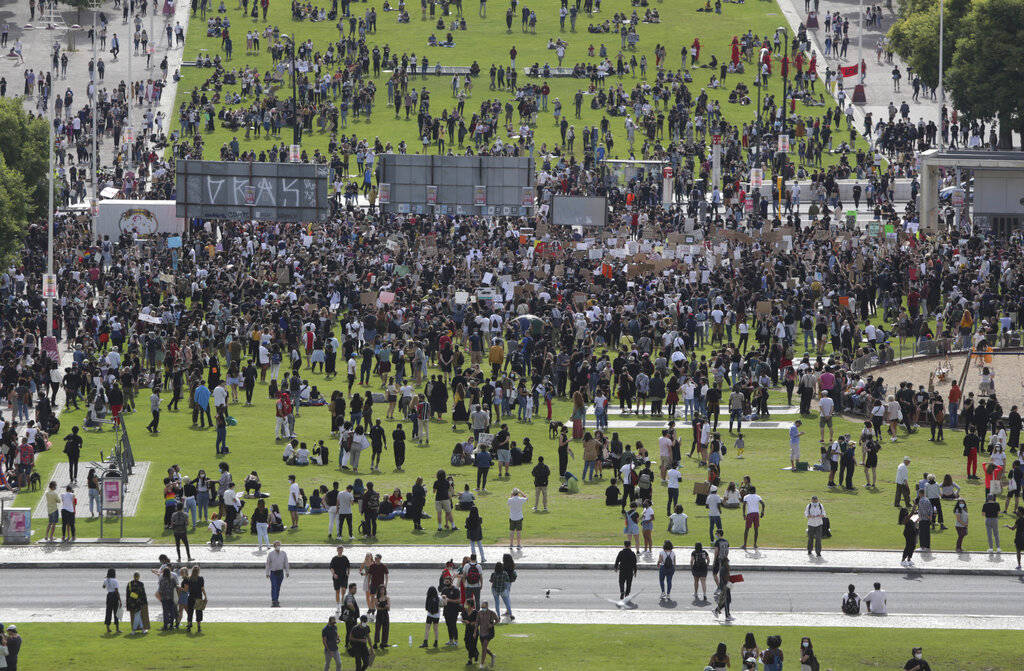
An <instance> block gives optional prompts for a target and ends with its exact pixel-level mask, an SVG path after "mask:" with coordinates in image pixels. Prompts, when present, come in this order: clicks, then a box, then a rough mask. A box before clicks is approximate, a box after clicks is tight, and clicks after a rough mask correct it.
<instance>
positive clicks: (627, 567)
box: [615, 541, 637, 599]
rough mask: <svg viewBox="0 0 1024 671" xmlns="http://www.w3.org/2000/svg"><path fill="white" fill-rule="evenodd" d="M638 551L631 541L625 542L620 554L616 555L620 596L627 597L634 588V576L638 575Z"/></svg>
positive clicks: (621, 597)
mask: <svg viewBox="0 0 1024 671" xmlns="http://www.w3.org/2000/svg"><path fill="white" fill-rule="evenodd" d="M636 567H637V564H636V553H635V552H633V550H632V548H631V547H630V542H629V541H626V542H625V543H623V547H622V549H621V550H619V554H617V555H616V556H615V570H616V571H618V572H619V598H620V599H625V598H626V595H627V594H629V593H630V592H631V591H632V589H633V578H634V577H635V576H636Z"/></svg>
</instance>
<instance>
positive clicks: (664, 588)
mask: <svg viewBox="0 0 1024 671" xmlns="http://www.w3.org/2000/svg"><path fill="white" fill-rule="evenodd" d="M675 574H676V553H675V552H674V551H673V549H672V541H665V544H664V545H662V547H661V552H659V553H658V584H659V585H660V587H661V600H662V601H667V600H668V599H669V598H670V597H671V596H672V577H673V576H674V575H675Z"/></svg>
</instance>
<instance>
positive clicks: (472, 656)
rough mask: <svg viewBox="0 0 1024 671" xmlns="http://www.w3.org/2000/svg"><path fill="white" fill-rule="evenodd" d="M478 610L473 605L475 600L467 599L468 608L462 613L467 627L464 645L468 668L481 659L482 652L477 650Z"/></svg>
mask: <svg viewBox="0 0 1024 671" xmlns="http://www.w3.org/2000/svg"><path fill="white" fill-rule="evenodd" d="M476 620H477V610H476V607H475V605H474V603H473V599H472V598H470V599H466V608H465V610H463V611H462V622H463V624H465V625H466V631H465V634H464V635H463V638H462V640H463V643H465V645H466V654H467V655H468V656H469V659H468V661H467V662H466V666H471V665H473V664H476V663H477V662H478V661H479V659H480V651H479V650H478V649H477V645H476V644H477V640H478V636H477V627H476Z"/></svg>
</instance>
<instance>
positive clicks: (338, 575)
mask: <svg viewBox="0 0 1024 671" xmlns="http://www.w3.org/2000/svg"><path fill="white" fill-rule="evenodd" d="M350 568H351V562H350V561H349V559H348V557H346V556H345V548H344V547H342V546H341V545H339V546H338V547H337V554H336V555H335V556H333V557H331V564H330V570H331V584H332V585H333V586H334V603H336V604H337V608H338V610H339V611H341V593H342V592H344V591H345V590H346V589H348V572H349V569H350Z"/></svg>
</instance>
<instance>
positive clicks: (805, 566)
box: [0, 534, 1024, 576]
mask: <svg viewBox="0 0 1024 671" xmlns="http://www.w3.org/2000/svg"><path fill="white" fill-rule="evenodd" d="M200 537H205V534H203V535H202V536H200ZM674 540H677V541H678V542H677V545H678V548H679V549H678V551H679V552H681V553H682V554H683V555H685V554H686V550H687V549H688V548H689V547H691V545H692V543H694V542H697V541H701V542H703V540H704V537H703V535H697V534H689V535H686V536H678V537H677V538H676V539H674ZM343 544H344V545H345V546H346V553H347V554H348V556H349V558H350V559H351V560H352V561H353V562H359V561H360V559H361V557H362V556H363V554H365V553H367V552H372V553H374V554H380V555H381V556H382V557H383V561H384V563H386V564H387V565H388V566H390V567H392V568H431V567H441V566H443V565H444V562H446V561H447V560H449V559H454V560H455V561H460V560H461V559H462V557H464V556H466V555H468V554H469V545H468V543H467V544H465V545H398V546H396V545H365V544H363V543H357V542H353V541H349V542H347V543H345V542H343ZM283 549H284V550H285V551H286V552H287V553H288V559H289V563H290V564H291V566H292V568H322V567H325V566H327V563H328V562H329V561H330V559H331V557H333V556H334V548H333V547H332V546H331V545H328V544H324V545H290V544H288V543H287V540H284V547H283ZM619 549H620V548H619V547H616V546H579V547H569V546H527V547H525V548H523V549H522V550H518V549H517V550H515V551H513V552H512V556H513V557H514V558H515V561H516V564H517V565H519V566H522V567H523V568H527V569H531V568H532V569H569V568H575V569H592V570H610V569H612V568H613V565H614V562H615V555H616V554H617V553H618V551H619ZM484 551H485V553H486V555H487V559H488V560H489V561H495V560H497V559H499V558H500V557H501V556H502V554H504V553H506V552H508V547H507V546H504V547H502V546H497V545H490V546H486V547H485V548H484ZM161 554H166V555H168V556H170V557H175V556H177V554H176V552H175V549H174V546H173V545H162V544H149V543H140V542H138V541H133V542H126V543H117V542H116V541H115V542H110V543H98V542H90V543H81V542H80V543H78V544H62V543H59V542H58V543H34V544H32V545H24V546H11V545H6V546H2V547H0V568H109V567H117V568H153V567H155V566H156V565H157V557H158V556H159V555H161ZM266 555H267V553H266V550H263V551H257V549H256V548H254V547H253V546H252V545H226V546H224V547H223V548H221V549H218V550H213V549H211V548H210V547H209V546H208V545H205V544H204V545H199V544H198V543H196V544H193V546H192V557H193V558H194V559H195V561H196V562H197V563H199V564H201V565H203V566H205V567H211V568H214V567H224V568H262V567H264V565H265V562H266ZM729 557H730V559H731V560H732V568H733V572H743V571H805V572H812V571H817V572H829V573H839V572H844V573H845V572H852V573H901V574H911V575H912V574H926V573H933V574H937V573H943V574H960V575H992V576H1000V575H1001V576H1006V575H1014V576H1016V575H1024V574H1021V573H1020V572H1018V571H1017V570H1016V566H1017V563H1016V561H1015V560H1016V557H1015V556H1014V554H1013V553H1012V552H1005V553H1002V554H995V555H989V554H987V553H983V552H973V553H963V554H956V553H953V552H931V553H926V554H923V553H917V554H915V555H914V567H913V568H910V569H907V568H904V567H902V566H900V553H899V552H896V551H889V550H831V551H830V550H828V549H826V550H825V552H824V553H823V556H822V557H821V558H817V557H814V558H812V557H808V555H807V553H806V552H804V551H803V550H794V549H776V548H761V549H759V550H749V551H744V550H741V549H740V548H739V547H733V548H731V550H730V553H729ZM656 563H657V555H656V554H654V555H641V557H640V567H641V568H642V569H654V568H655V567H656Z"/></svg>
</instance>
